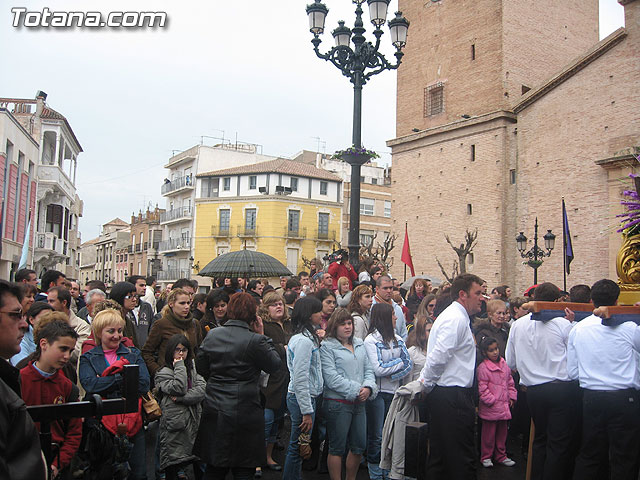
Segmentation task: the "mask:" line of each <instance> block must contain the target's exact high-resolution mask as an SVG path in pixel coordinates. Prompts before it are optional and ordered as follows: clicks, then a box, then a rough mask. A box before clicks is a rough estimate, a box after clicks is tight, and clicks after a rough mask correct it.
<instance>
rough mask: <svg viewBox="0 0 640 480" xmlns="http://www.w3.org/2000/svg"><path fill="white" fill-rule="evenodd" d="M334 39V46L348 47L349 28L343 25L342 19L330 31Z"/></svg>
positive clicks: (349, 39)
mask: <svg viewBox="0 0 640 480" xmlns="http://www.w3.org/2000/svg"><path fill="white" fill-rule="evenodd" d="M331 35H333V38H334V40H335V41H336V47H348V46H349V42H350V41H351V29H350V28H349V27H345V25H344V21H343V20H340V21H339V22H338V26H337V27H336V29H335V30H334V31H333V32H331Z"/></svg>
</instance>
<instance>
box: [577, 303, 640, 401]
mask: <svg viewBox="0 0 640 480" xmlns="http://www.w3.org/2000/svg"><path fill="white" fill-rule="evenodd" d="M639 351H640V327H639V326H638V325H636V324H635V323H633V322H625V323H623V324H622V325H618V326H617V327H607V326H605V325H602V319H601V318H600V317H596V316H595V315H591V316H589V317H587V318H585V319H584V320H582V321H581V322H580V323H578V325H576V326H575V328H574V329H573V330H572V331H571V333H570V334H569V349H568V354H567V355H568V358H567V362H568V368H569V376H570V377H571V378H572V379H579V380H580V386H581V387H582V388H586V389H589V390H625V389H627V388H635V389H640V374H639V370H638V359H639V357H638V352H639Z"/></svg>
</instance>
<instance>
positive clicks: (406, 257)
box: [400, 223, 416, 277]
mask: <svg viewBox="0 0 640 480" xmlns="http://www.w3.org/2000/svg"><path fill="white" fill-rule="evenodd" d="M400 260H402V263H404V264H405V265H407V266H408V267H409V268H410V269H411V276H412V277H415V275H416V272H415V271H414V269H413V260H411V248H409V233H408V231H407V224H406V223H405V225H404V245H402V257H400Z"/></svg>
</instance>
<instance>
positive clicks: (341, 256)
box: [327, 250, 358, 290]
mask: <svg viewBox="0 0 640 480" xmlns="http://www.w3.org/2000/svg"><path fill="white" fill-rule="evenodd" d="M332 257H333V259H334V261H332V262H331V264H330V265H329V268H328V270H327V271H328V272H329V274H330V275H331V278H333V290H337V289H338V279H339V278H340V277H346V278H347V279H348V280H349V290H353V282H355V281H356V279H357V278H358V274H357V273H356V271H355V269H354V268H353V267H352V266H351V264H350V263H349V252H347V251H346V250H338V251H337V252H335V253H334V254H333V255H332Z"/></svg>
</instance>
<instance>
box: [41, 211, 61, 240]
mask: <svg viewBox="0 0 640 480" xmlns="http://www.w3.org/2000/svg"><path fill="white" fill-rule="evenodd" d="M63 215H64V210H63V208H62V205H54V204H50V205H47V219H46V221H47V225H46V229H45V230H46V231H47V232H51V233H55V234H56V235H57V236H58V237H62V217H63Z"/></svg>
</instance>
